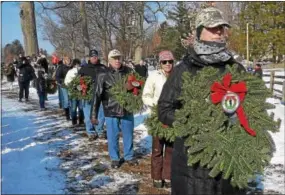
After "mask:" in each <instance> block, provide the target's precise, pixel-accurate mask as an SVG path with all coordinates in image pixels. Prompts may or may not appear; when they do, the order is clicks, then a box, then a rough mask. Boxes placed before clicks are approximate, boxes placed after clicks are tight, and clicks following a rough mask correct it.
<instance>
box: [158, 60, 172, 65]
mask: <svg viewBox="0 0 285 195" xmlns="http://www.w3.org/2000/svg"><path fill="white" fill-rule="evenodd" d="M167 62H168V64H173V60H164V61H161V63H162V64H167Z"/></svg>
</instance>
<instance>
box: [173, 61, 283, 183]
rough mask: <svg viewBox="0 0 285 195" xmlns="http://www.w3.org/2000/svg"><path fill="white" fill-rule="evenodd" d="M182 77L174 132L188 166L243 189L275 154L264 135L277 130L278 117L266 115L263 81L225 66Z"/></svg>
mask: <svg viewBox="0 0 285 195" xmlns="http://www.w3.org/2000/svg"><path fill="white" fill-rule="evenodd" d="M182 79H183V86H182V90H181V91H182V92H181V96H180V98H179V99H180V101H182V103H183V105H184V106H183V108H182V109H180V110H177V111H176V113H175V122H174V128H175V131H176V134H177V135H178V136H180V137H186V141H185V146H189V148H188V164H189V165H190V166H192V165H194V164H196V163H200V166H206V167H207V168H209V169H211V171H210V173H209V175H210V176H211V177H216V176H217V175H219V174H220V173H222V177H223V178H224V179H230V181H231V184H232V185H233V186H238V187H239V188H246V187H247V183H248V180H249V179H252V178H253V176H254V174H255V172H261V173H263V170H264V168H265V166H267V165H268V164H269V162H270V160H271V158H272V155H273V152H274V151H275V145H274V142H273V140H272V137H271V136H270V134H269V131H271V132H277V131H278V129H279V126H280V119H278V122H275V121H274V120H273V113H272V114H271V115H270V116H269V115H268V114H267V111H266V110H267V109H272V108H274V106H273V105H272V104H269V103H267V102H266V98H267V97H270V95H271V94H270V92H269V90H268V89H267V88H266V86H265V83H264V82H263V81H262V80H261V79H259V78H257V77H255V76H252V75H249V74H248V73H246V72H238V71H237V69H236V68H233V67H230V66H227V68H226V71H225V73H224V74H222V75H221V74H220V73H219V70H217V69H214V68H212V67H207V68H203V70H202V71H200V72H198V73H197V75H196V76H194V75H191V74H190V73H189V72H185V73H183V76H182ZM235 109H236V110H235ZM226 112H227V113H226Z"/></svg>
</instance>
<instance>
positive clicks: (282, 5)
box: [232, 2, 285, 60]
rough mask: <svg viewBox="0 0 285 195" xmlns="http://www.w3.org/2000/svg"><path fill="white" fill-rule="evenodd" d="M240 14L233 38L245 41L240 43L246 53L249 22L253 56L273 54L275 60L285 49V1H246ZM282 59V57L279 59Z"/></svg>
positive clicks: (250, 45) (259, 56) (250, 44)
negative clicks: (247, 25)
mask: <svg viewBox="0 0 285 195" xmlns="http://www.w3.org/2000/svg"><path fill="white" fill-rule="evenodd" d="M244 3H245V5H244V9H242V10H241V12H240V14H239V21H240V24H239V28H237V29H234V31H237V33H236V34H237V36H234V37H233V38H232V39H235V40H239V41H241V42H243V41H242V40H244V42H243V43H242V44H241V45H240V47H243V48H244V49H241V48H240V49H241V51H242V52H243V54H244V55H245V54H246V50H245V48H246V47H245V46H246V42H245V40H246V39H245V37H246V24H247V23H248V24H249V47H250V54H251V56H252V58H251V59H253V58H261V57H263V56H265V55H268V54H272V56H273V60H275V57H276V56H280V55H281V54H283V53H284V51H285V44H284V30H285V14H284V13H285V2H244ZM279 60H280V59H279Z"/></svg>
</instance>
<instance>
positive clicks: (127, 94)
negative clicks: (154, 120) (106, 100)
mask: <svg viewBox="0 0 285 195" xmlns="http://www.w3.org/2000/svg"><path fill="white" fill-rule="evenodd" d="M126 83H129V84H130V85H132V86H133V87H134V88H133V89H132V90H127V88H126ZM144 84H145V78H143V77H141V76H139V74H137V73H130V74H128V75H126V76H123V77H122V79H120V80H119V81H117V83H116V84H115V85H114V86H113V87H112V88H111V90H110V92H111V94H112V96H113V97H114V99H115V100H116V101H117V102H118V103H119V104H120V106H121V107H123V108H124V109H125V110H127V111H128V112H132V113H138V112H139V111H141V109H142V107H143V101H142V90H143V87H144Z"/></svg>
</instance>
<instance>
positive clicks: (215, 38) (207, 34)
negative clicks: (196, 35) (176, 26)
mask: <svg viewBox="0 0 285 195" xmlns="http://www.w3.org/2000/svg"><path fill="white" fill-rule="evenodd" d="M200 40H202V41H212V42H222V41H225V29H224V27H223V26H217V27H214V28H206V27H204V28H203V30H202V32H201V35H200Z"/></svg>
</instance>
